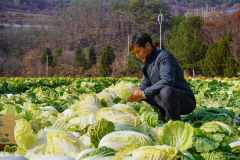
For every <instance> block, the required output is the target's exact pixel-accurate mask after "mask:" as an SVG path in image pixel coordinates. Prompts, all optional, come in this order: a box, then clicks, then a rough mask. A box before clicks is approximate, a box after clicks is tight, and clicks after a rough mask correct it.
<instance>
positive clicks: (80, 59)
mask: <svg viewBox="0 0 240 160" xmlns="http://www.w3.org/2000/svg"><path fill="white" fill-rule="evenodd" d="M75 61H76V66H77V67H79V68H80V69H85V67H86V64H87V61H86V59H85V57H84V55H83V53H82V49H81V48H80V47H77V49H76V51H75Z"/></svg>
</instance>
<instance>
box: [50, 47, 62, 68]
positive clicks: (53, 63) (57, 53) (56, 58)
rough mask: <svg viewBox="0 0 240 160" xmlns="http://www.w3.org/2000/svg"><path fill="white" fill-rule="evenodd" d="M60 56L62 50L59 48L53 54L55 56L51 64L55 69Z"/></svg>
mask: <svg viewBox="0 0 240 160" xmlns="http://www.w3.org/2000/svg"><path fill="white" fill-rule="evenodd" d="M61 55H62V49H61V48H58V49H57V51H56V53H55V56H54V58H53V62H52V65H51V66H52V67H56V66H57V63H58V58H59V57H60V56H61Z"/></svg>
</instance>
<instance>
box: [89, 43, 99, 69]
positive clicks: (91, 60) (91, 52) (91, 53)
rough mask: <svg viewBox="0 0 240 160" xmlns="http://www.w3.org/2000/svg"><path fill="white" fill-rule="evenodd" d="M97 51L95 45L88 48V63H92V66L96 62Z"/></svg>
mask: <svg viewBox="0 0 240 160" xmlns="http://www.w3.org/2000/svg"><path fill="white" fill-rule="evenodd" d="M96 59H97V58H96V53H95V51H94V48H93V46H90V47H89V48H88V63H89V64H90V66H92V65H93V64H96Z"/></svg>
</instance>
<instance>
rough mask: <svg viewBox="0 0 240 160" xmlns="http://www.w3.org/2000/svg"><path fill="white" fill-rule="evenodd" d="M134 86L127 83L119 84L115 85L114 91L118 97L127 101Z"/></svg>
mask: <svg viewBox="0 0 240 160" xmlns="http://www.w3.org/2000/svg"><path fill="white" fill-rule="evenodd" d="M132 86H134V85H133V84H132V83H127V82H120V83H118V84H116V85H115V87H114V89H115V91H116V92H117V95H118V97H120V98H122V99H124V100H127V99H128V98H130V97H131V96H132V95H133V92H134V90H133V88H132Z"/></svg>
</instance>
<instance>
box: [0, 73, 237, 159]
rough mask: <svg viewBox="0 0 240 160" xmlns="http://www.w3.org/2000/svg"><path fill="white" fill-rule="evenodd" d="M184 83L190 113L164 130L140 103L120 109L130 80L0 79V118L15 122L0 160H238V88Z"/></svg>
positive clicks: (223, 82)
mask: <svg viewBox="0 0 240 160" xmlns="http://www.w3.org/2000/svg"><path fill="white" fill-rule="evenodd" d="M187 81H188V83H189V84H190V86H191V88H192V90H193V92H194V93H195V96H196V100H197V108H196V109H195V110H194V112H192V113H191V114H189V115H185V116H184V115H183V116H182V117H181V119H182V121H169V122H167V123H164V122H163V121H162V119H161V115H160V114H159V111H158V109H156V108H154V107H153V106H150V105H149V104H147V103H146V102H144V101H142V102H135V103H130V102H126V99H127V98H129V97H130V96H131V95H132V88H131V86H132V85H135V86H136V87H138V86H139V85H140V83H141V80H140V79H138V78H130V77H124V78H105V77H100V78H0V114H1V115H12V116H17V117H20V119H19V120H17V121H16V126H15V130H14V137H15V141H16V144H17V145H6V146H5V147H4V148H3V152H0V159H1V158H4V157H5V158H12V159H13V157H15V158H19V159H25V158H26V159H51V160H54V159H56V160H57V159H58V160H59V159H67V160H68V159H69V160H71V159H78V160H93V159H94V160H138V159H139V160H144V159H146V160H157V159H161V160H170V159H171V160H177V159H181V160H191V159H193V160H194V159H195V160H204V159H206V160H218V159H219V160H237V159H239V158H240V138H239V135H240V89H239V88H240V81H239V80H238V79H221V78H216V79H200V78H199V79H191V78H188V80H187ZM0 124H1V123H0ZM1 136H2V134H1V130H0V144H1V143H3V138H2V137H1ZM4 142H6V140H4ZM24 157H25V158H24Z"/></svg>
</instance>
